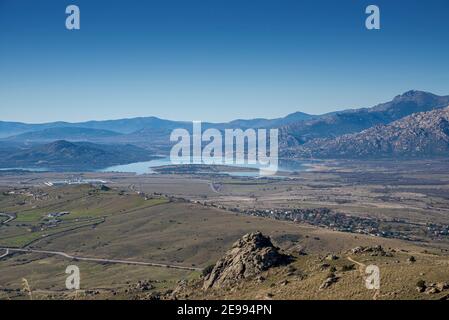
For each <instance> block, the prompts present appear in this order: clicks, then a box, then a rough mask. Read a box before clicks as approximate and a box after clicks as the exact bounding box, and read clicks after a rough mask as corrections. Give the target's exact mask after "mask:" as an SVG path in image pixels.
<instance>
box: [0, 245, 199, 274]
mask: <svg viewBox="0 0 449 320" xmlns="http://www.w3.org/2000/svg"><path fill="white" fill-rule="evenodd" d="M0 250H6V251H7V252H8V253H9V251H11V252H26V253H43V254H49V255H57V256H61V257H64V258H67V259H71V260H77V261H90V262H105V263H115V264H131V265H139V266H149V267H163V268H172V269H180V270H189V271H201V270H202V269H201V268H194V267H184V266H178V265H173V264H161V263H153V262H140V261H128V260H114V259H101V258H86V257H78V256H72V255H69V254H67V253H65V252H61V251H47V250H33V249H15V248H0Z"/></svg>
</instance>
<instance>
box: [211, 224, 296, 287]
mask: <svg viewBox="0 0 449 320" xmlns="http://www.w3.org/2000/svg"><path fill="white" fill-rule="evenodd" d="M291 261H292V257H291V256H289V255H286V254H283V253H281V252H280V249H279V248H277V247H275V246H274V245H273V244H272V242H271V240H270V238H269V237H266V236H264V235H263V234H262V233H260V232H255V233H249V234H246V235H244V236H243V237H242V238H241V239H239V240H238V241H237V242H235V243H234V244H233V246H232V248H231V249H230V250H229V251H228V252H226V254H225V255H224V257H223V258H221V259H220V260H219V261H218V262H217V263H216V264H215V266H214V267H213V269H212V271H211V272H210V273H209V274H208V275H207V276H206V277H205V279H204V285H203V288H204V289H209V288H221V287H224V286H229V285H231V284H233V283H235V282H237V281H239V280H242V279H247V278H250V277H254V276H255V275H257V274H259V273H261V272H262V271H265V270H268V269H269V268H272V267H276V266H280V265H286V264H288V263H290V262H291Z"/></svg>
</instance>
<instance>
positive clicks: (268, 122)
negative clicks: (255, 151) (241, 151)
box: [0, 112, 316, 139]
mask: <svg viewBox="0 0 449 320" xmlns="http://www.w3.org/2000/svg"><path fill="white" fill-rule="evenodd" d="M314 117H316V116H312V115H308V114H306V113H302V112H296V113H293V114H290V115H288V116H286V117H283V118H277V119H249V120H234V121H231V122H223V123H211V122H204V123H203V125H204V127H205V128H210V127H214V128H217V129H225V128H259V127H270V128H271V127H279V126H283V125H287V124H289V123H292V122H295V121H301V120H308V119H312V118H314ZM191 127H192V123H191V122H190V121H171V120H164V119H159V118H157V117H144V118H132V119H119V120H105V121H87V122H78V123H68V122H50V123H43V124H26V123H20V122H5V121H0V138H5V137H11V136H18V135H20V134H23V133H27V134H29V133H31V132H37V131H45V132H43V133H42V134H41V133H39V134H38V135H37V136H39V135H43V136H45V135H48V134H54V135H57V133H60V134H61V135H63V134H68V135H70V134H71V133H70V132H68V133H67V132H64V131H65V130H71V131H72V133H73V131H74V129H75V128H85V129H96V130H105V131H113V132H116V133H121V134H134V133H138V132H143V133H145V134H148V133H151V132H154V133H156V134H158V133H160V132H166V131H171V130H173V129H176V128H191ZM50 129H53V131H48V130H50ZM55 129H61V130H60V131H57V130H55ZM75 133H76V131H75ZM86 133H87V132H86ZM91 133H93V134H97V135H98V132H94V131H92V132H91ZM37 136H36V137H37ZM86 136H88V134H86ZM26 137H27V136H23V138H26ZM19 138H22V137H19ZM60 139H63V137H60Z"/></svg>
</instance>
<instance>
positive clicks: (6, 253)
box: [0, 249, 9, 259]
mask: <svg viewBox="0 0 449 320" xmlns="http://www.w3.org/2000/svg"><path fill="white" fill-rule="evenodd" d="M5 250H6V252H5V253H4V254H2V255H1V256H0V259H1V258H4V257H6V256H7V255H8V254H9V249H5Z"/></svg>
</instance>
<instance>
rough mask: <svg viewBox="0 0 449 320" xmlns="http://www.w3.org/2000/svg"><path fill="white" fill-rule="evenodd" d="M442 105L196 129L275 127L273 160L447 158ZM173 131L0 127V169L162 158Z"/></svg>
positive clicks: (403, 102) (151, 124)
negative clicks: (277, 146) (276, 140)
mask: <svg viewBox="0 0 449 320" xmlns="http://www.w3.org/2000/svg"><path fill="white" fill-rule="evenodd" d="M447 106H449V96H437V95H435V94H432V93H428V92H423V91H408V92H406V93H404V94H401V95H398V96H396V97H395V98H394V99H393V100H392V101H389V102H386V103H382V104H379V105H377V106H374V107H370V108H361V109H353V110H344V111H339V112H333V113H328V114H324V115H320V116H317V115H309V114H305V113H302V112H296V113H293V114H290V115H288V116H286V117H283V118H277V119H259V118H258V119H250V120H242V119H239V120H234V121H231V122H226V123H210V122H205V123H203V124H202V128H203V130H205V129H208V128H216V129H218V130H224V129H236V128H241V129H248V128H255V129H257V128H279V132H280V136H279V143H280V154H281V156H282V157H285V158H301V157H307V158H309V157H314V158H372V157H398V156H400V157H418V156H422V157H431V156H447V155H448V154H447V150H448V149H449V148H448V147H447V140H446V139H447V137H446V136H445V135H446V134H447V126H446V124H447V117H446V115H447V110H441V109H443V108H445V107H447ZM429 111H431V112H430V113H426V112H429ZM411 115H413V116H411ZM409 116H411V117H409ZM175 128H183V129H187V130H189V131H190V130H191V129H192V123H191V122H187V121H171V120H164V119H159V118H156V117H146V118H133V119H120V120H108V121H88V122H80V123H67V122H52V123H44V124H25V123H18V122H1V121H0V137H2V138H0V157H1V158H2V160H1V161H0V167H5V166H8V167H20V166H30V165H34V166H35V165H41V166H45V165H48V166H53V167H63V166H64V165H67V166H69V167H70V166H72V167H73V166H75V165H76V164H77V163H78V164H79V166H80V167H85V166H88V165H90V166H91V167H92V168H100V167H106V166H110V165H113V164H124V163H131V162H135V161H136V160H137V161H141V160H147V159H148V158H151V157H152V156H154V155H156V154H163V155H164V154H165V155H166V154H168V153H169V150H170V148H171V146H172V143H170V140H169V136H170V133H171V131H172V130H173V129H175ZM61 140H64V141H61Z"/></svg>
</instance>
